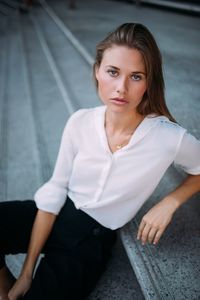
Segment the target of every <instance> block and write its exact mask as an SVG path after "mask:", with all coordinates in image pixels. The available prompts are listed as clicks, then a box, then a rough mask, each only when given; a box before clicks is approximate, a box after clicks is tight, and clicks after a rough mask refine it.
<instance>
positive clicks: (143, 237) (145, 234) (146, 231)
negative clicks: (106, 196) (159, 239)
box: [141, 224, 151, 245]
mask: <svg viewBox="0 0 200 300" xmlns="http://www.w3.org/2000/svg"><path fill="white" fill-rule="evenodd" d="M150 230H151V226H150V225H149V224H146V225H145V227H144V229H143V231H142V233H141V240H142V245H145V244H146V241H147V239H148V235H149V231H150Z"/></svg>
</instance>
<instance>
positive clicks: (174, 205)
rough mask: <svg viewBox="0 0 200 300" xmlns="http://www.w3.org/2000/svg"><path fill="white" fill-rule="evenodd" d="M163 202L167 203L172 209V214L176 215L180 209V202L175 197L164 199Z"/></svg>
mask: <svg viewBox="0 0 200 300" xmlns="http://www.w3.org/2000/svg"><path fill="white" fill-rule="evenodd" d="M163 201H164V202H166V203H167V204H168V205H169V207H170V209H171V211H172V213H175V211H176V210H177V209H178V208H179V207H180V205H181V204H180V202H179V201H178V199H176V198H175V197H173V196H170V195H169V196H166V197H165V198H164V199H163Z"/></svg>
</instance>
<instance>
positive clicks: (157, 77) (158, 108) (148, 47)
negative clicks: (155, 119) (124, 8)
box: [93, 23, 176, 122]
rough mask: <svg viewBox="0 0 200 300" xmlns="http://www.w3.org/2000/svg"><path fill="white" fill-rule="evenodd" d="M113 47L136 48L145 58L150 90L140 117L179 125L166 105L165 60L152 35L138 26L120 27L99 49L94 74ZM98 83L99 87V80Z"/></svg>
mask: <svg viewBox="0 0 200 300" xmlns="http://www.w3.org/2000/svg"><path fill="white" fill-rule="evenodd" d="M114 45H117V46H126V47H128V48H134V49H137V50H138V51H139V52H140V53H141V54H142V57H143V60H144V64H145V69H146V74H147V75H146V76H147V90H146V92H145V94H144V96H143V99H142V101H141V103H140V104H139V105H138V107H137V110H138V113H140V114H141V115H144V116H146V115H148V114H152V113H153V114H156V115H158V116H160V115H164V116H166V117H168V118H169V119H170V120H171V121H173V122H176V120H175V119H174V118H173V116H172V115H171V113H170V112H169V110H168V108H167V105H166V102H165V95H164V89H165V85H164V78H163V71H162V57H161V53H160V50H159V48H158V46H157V43H156V41H155V39H154V37H153V35H152V34H151V32H150V31H149V30H148V29H147V28H146V27H145V26H144V25H142V24H139V23H124V24H122V25H121V26H119V27H118V28H117V29H116V30H114V31H113V32H111V33H110V34H109V35H108V36H107V37H106V38H105V39H104V40H103V41H101V42H100V43H99V44H98V45H97V47H96V58H95V63H94V66H93V74H95V69H96V68H98V67H99V66H100V64H101V61H102V58H103V54H104V51H105V50H107V49H108V48H111V47H112V46H114ZM94 78H95V75H94ZM95 81H96V86H97V87H98V82H97V80H96V78H95Z"/></svg>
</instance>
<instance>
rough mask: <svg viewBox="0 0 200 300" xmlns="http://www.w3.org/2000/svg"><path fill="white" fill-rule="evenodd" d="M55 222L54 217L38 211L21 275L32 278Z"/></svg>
mask: <svg viewBox="0 0 200 300" xmlns="http://www.w3.org/2000/svg"><path fill="white" fill-rule="evenodd" d="M55 220H56V215H54V214H51V213H48V212H44V211H41V210H38V212H37V215H36V218H35V222H34V224H33V229H32V233H31V238H30V242H29V247H28V252H27V256H26V259H25V262H24V265H23V268H22V271H21V275H26V276H29V277H30V276H31V277H32V275H33V272H34V268H35V264H36V262H37V259H38V257H39V255H40V253H41V250H42V248H43V246H44V244H45V242H46V241H47V238H48V236H49V234H50V232H51V230H52V227H53V224H54V222H55Z"/></svg>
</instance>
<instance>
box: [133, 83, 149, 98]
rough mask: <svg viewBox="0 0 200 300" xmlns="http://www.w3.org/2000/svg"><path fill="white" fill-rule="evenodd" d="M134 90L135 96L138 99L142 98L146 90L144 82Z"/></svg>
mask: <svg viewBox="0 0 200 300" xmlns="http://www.w3.org/2000/svg"><path fill="white" fill-rule="evenodd" d="M134 89H135V94H137V95H138V97H142V96H143V95H144V93H145V92H146V90H147V85H146V82H141V83H140V84H138V85H137V86H135V88H134Z"/></svg>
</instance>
